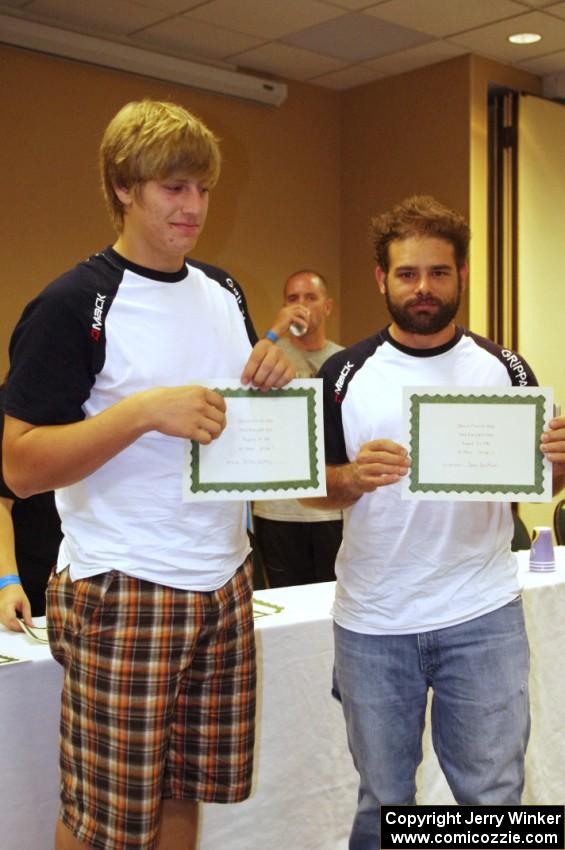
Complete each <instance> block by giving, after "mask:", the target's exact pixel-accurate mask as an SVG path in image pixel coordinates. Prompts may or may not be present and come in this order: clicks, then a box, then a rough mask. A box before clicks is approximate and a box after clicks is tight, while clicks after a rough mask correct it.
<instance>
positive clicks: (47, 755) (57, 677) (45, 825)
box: [0, 582, 357, 850]
mask: <svg viewBox="0 0 565 850" xmlns="http://www.w3.org/2000/svg"><path fill="white" fill-rule="evenodd" d="M333 595H334V584H333V582H329V583H327V584H317V585H306V586H303V587H292V588H280V589H277V590H262V591H258V593H257V594H256V597H257V598H258V600H259V602H266V603H268V604H269V605H275V606H279V607H282V608H283V610H282V611H280V612H276V613H269V614H267V615H266V616H263V617H260V618H259V619H257V620H256V636H257V648H258V658H259V688H258V728H257V747H256V763H255V780H254V787H253V794H252V797H251V798H250V799H249V800H247V801H245V802H244V803H239V804H236V805H206V806H203V819H202V830H201V840H200V850H218V848H221V847H229V848H230V850H280V848H281V845H282V844H283V843H284V845H285V846H286V848H288V850H346V848H347V837H348V834H349V827H350V824H351V821H352V819H353V814H354V811H355V804H356V797H357V777H356V774H355V771H354V769H353V766H352V763H351V758H350V756H349V752H348V749H347V740H346V734H345V726H344V723H343V719H342V714H341V708H340V707H339V705H338V704H337V703H336V701H335V700H334V699H333V698H332V697H331V695H330V688H331V673H332V665H333V648H332V625H331V619H330V608H331V604H332V600H333ZM256 607H257V608H258V609H259V608H260V609H261V610H262V611H276V609H271V608H269V607H268V605H266V606H263V605H260V604H257V606H256ZM0 653H1V654H4V655H12V656H16V657H27V658H30V659H31V663H22V664H14V665H1V666H0V824H1V825H2V826H1V834H2V837H1V838H0V847H1V848H2V850H52V848H53V844H52V838H51V836H52V834H53V831H54V824H55V817H56V813H57V808H58V777H57V734H58V717H59V693H60V689H61V683H62V672H61V669H60V668H59V666H58V665H57V664H56V663H55V662H54V661H53V659H52V658H51V656H50V654H49V650H48V648H47V647H46V646H41V645H38V644H36V643H34V642H33V641H32V639H31V638H29V637H27V636H26V635H24V634H23V633H22V635H19V634H16V633H13V632H7V631H6V630H4V629H2V627H1V626H0Z"/></svg>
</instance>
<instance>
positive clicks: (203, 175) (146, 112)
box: [100, 100, 221, 232]
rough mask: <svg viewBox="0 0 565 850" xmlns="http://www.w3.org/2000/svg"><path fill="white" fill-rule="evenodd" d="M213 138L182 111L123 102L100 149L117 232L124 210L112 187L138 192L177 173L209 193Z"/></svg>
mask: <svg viewBox="0 0 565 850" xmlns="http://www.w3.org/2000/svg"><path fill="white" fill-rule="evenodd" d="M220 167H221V155H220V149H219V144H218V139H217V138H216V136H214V134H213V133H212V132H211V130H209V129H208V127H206V125H205V124H203V122H202V121H201V120H200V119H199V118H197V117H196V116H195V115H192V114H191V113H190V112H188V110H186V109H184V107H182V106H177V105H176V104H173V103H165V102H162V101H156V100H142V101H133V102H131V103H127V104H126V105H125V106H124V107H122V109H120V111H119V112H118V113H117V114H116V115H115V116H114V118H112V120H111V121H110V123H109V124H108V126H107V127H106V130H105V132H104V136H103V138H102V142H101V145H100V173H101V178H102V191H103V193H104V198H105V200H106V205H107V207H108V212H109V214H110V218H111V219H112V224H113V225H114V227H115V228H116V230H117V231H118V232H121V230H122V228H123V222H124V210H123V205H122V203H121V201H120V200H119V198H118V196H117V195H116V192H115V190H114V186H118V187H124V188H128V189H133V190H134V191H135V190H137V189H139V188H140V187H141V186H142V185H143V183H145V182H147V181H148V180H162V179H165V178H167V177H169V176H170V175H171V174H173V173H174V172H176V171H184V172H185V173H186V174H188V175H190V176H191V177H197V178H200V179H202V180H203V181H204V182H205V183H206V186H207V187H208V188H212V187H213V186H214V185H215V184H216V183H217V181H218V178H219V176H220Z"/></svg>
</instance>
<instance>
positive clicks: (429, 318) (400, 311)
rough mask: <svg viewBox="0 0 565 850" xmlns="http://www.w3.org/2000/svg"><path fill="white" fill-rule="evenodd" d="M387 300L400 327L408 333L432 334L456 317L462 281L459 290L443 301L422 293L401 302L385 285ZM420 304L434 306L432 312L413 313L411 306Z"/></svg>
mask: <svg viewBox="0 0 565 850" xmlns="http://www.w3.org/2000/svg"><path fill="white" fill-rule="evenodd" d="M385 300H386V305H387V307H388V311H389V313H390V315H391V316H392V318H393V320H394V322H395V323H396V324H397V325H398V327H399V328H400V329H401V330H403V331H405V332H406V333H413V334H421V335H422V336H430V335H431V334H435V333H438V332H439V331H442V330H444V328H446V327H447V326H448V325H449V324H450V323H451V322H452V321H453V319H454V318H455V315H456V313H457V311H458V309H459V305H460V303H461V281H460V280H458V284H457V292H456V294H455V295H454V297H453V298H452V299H450V300H449V301H441V300H440V299H439V298H436V297H435V296H433V295H421V296H416V297H414V298H411V299H410V300H409V301H406V302H404V303H403V304H400V303H399V302H398V301H395V300H393V299H392V298H391V296H390V293H389V291H388V286H385ZM419 304H422V305H424V304H425V305H428V306H433V307H435V308H436V309H435V310H434V311H433V312H431V313H412V312H410V308H411V307H415V306H418V305H419Z"/></svg>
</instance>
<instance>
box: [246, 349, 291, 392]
mask: <svg viewBox="0 0 565 850" xmlns="http://www.w3.org/2000/svg"><path fill="white" fill-rule="evenodd" d="M295 374H296V371H295V368H294V366H293V365H292V363H291V362H290V360H289V359H288V358H287V356H286V354H285V353H284V352H283V351H282V349H280V348H279V347H278V345H275V344H274V343H272V342H271V341H270V340H268V339H260V340H259V342H258V343H257V345H256V346H255V347H254V348H253V351H252V352H251V354H250V356H249V360H248V361H247V363H246V364H245V368H244V370H243V372H242V375H241V383H242V384H245V385H247V384H253V386H254V387H257V388H258V389H261V390H265V391H266V390H270V389H272V387H284V386H285V384H288V382H289V381H290V380H291V379H292V378H294V376H295Z"/></svg>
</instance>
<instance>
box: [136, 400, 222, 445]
mask: <svg viewBox="0 0 565 850" xmlns="http://www.w3.org/2000/svg"><path fill="white" fill-rule="evenodd" d="M144 396H145V397H144V399H143V403H144V404H146V405H149V406H150V408H151V417H152V419H153V422H152V430H155V431H159V432H160V433H161V434H167V435H168V436H169V437H183V438H184V439H188V440H196V441H197V442H198V443H202V444H203V445H207V444H208V443H211V442H212V440H215V439H216V438H217V437H219V436H220V434H221V433H222V431H223V430H224V428H225V427H226V403H225V401H224V399H223V397H222V396H221V395H220V394H219V393H217V392H215V391H214V390H210V389H207V388H206V387H200V386H186V387H159V388H158V389H154V390H147V391H146V392H145V394H144Z"/></svg>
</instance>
